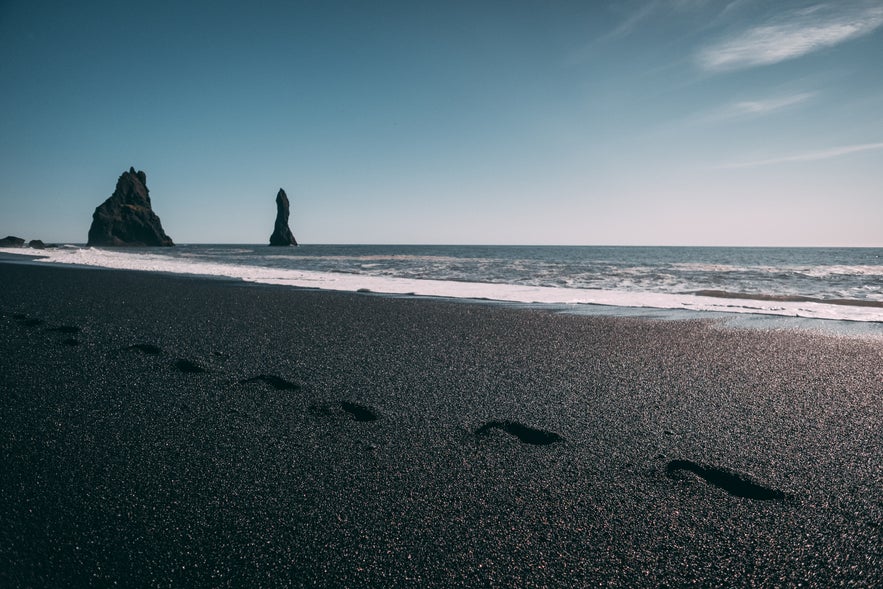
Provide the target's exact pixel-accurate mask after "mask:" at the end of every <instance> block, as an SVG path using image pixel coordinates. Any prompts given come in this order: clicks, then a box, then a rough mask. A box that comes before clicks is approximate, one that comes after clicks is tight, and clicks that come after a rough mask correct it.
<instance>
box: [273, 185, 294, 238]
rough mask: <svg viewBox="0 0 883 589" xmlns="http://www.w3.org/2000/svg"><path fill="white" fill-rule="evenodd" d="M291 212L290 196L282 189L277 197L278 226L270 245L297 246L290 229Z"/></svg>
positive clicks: (274, 230)
mask: <svg viewBox="0 0 883 589" xmlns="http://www.w3.org/2000/svg"><path fill="white" fill-rule="evenodd" d="M290 212H291V211H290V210H289V205H288V196H287V195H286V194H285V191H284V190H282V189H281V188H280V189H279V194H277V195H276V226H275V228H274V229H273V235H271V236H270V245H297V241H295V239H294V235H292V233H291V229H290V228H289V227H288V215H289V213H290Z"/></svg>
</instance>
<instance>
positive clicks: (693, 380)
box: [0, 263, 883, 587]
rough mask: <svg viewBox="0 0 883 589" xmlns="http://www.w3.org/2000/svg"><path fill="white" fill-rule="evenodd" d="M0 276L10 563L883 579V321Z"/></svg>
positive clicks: (655, 581)
mask: <svg viewBox="0 0 883 589" xmlns="http://www.w3.org/2000/svg"><path fill="white" fill-rule="evenodd" d="M0 284H2V287H0V333H2V340H0V424H2V427H0V586H3V587H35V586H36V587H58V586H83V585H92V586H108V585H113V584H118V585H120V586H178V587H180V586H231V587H242V586H253V587H257V586H261V587H272V586H328V587H340V586H345V587H378V586H379V587H401V586H415V587H427V586H435V587H450V586H475V587H512V586H518V587H543V586H574V587H579V586H621V587H635V586H637V587H658V586H683V585H691V584H692V585H697V586H705V587H715V586H720V587H749V586H757V587H767V586H797V585H798V584H800V583H802V584H803V585H804V586H811V587H830V586H855V587H873V586H879V585H881V584H883V541H881V534H883V529H881V525H883V345H881V344H880V342H879V340H873V341H872V340H861V339H855V338H844V337H831V336H823V335H813V334H808V333H797V332H764V331H747V330H736V329H722V328H720V327H718V326H716V325H715V324H713V323H710V322H702V321H658V320H649V319H639V318H617V317H585V316H569V315H560V314H552V313H549V312H545V311H536V310H526V309H513V308H509V307H506V306H502V305H492V304H476V303H464V302H450V301H441V300H439V301H434V300H425V299H413V298H412V299H408V298H387V297H380V296H375V295H367V294H345V293H331V292H318V291H307V290H295V289H287V288H280V287H268V286H258V285H249V284H243V283H237V282H229V281H221V280H207V279H195V278H194V279H190V278H184V277H174V276H165V275H155V274H153V275H152V274H141V273H134V272H120V271H109V270H91V269H72V268H56V267H44V266H37V265H21V264H10V263H0Z"/></svg>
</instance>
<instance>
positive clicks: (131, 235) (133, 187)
mask: <svg viewBox="0 0 883 589" xmlns="http://www.w3.org/2000/svg"><path fill="white" fill-rule="evenodd" d="M149 192H150V191H149V190H147V174H145V173H144V172H142V171H141V170H138V171H137V172H136V171H135V168H129V171H128V172H123V174H122V175H121V176H120V179H119V180H117V187H116V190H114V191H113V194H112V195H110V197H109V198H108V199H107V200H106V201H104V202H103V203H102V204H101V205H99V206H98V207H97V208H96V209H95V213H94V214H93V215H92V226H91V227H90V228H89V245H90V246H136V247H144V246H171V245H175V244H174V243H173V242H172V238H170V237H169V236H168V235H166V232H165V231H163V228H162V223H160V220H159V217H157V216H156V213H154V212H153V208H151V206H150V195H149Z"/></svg>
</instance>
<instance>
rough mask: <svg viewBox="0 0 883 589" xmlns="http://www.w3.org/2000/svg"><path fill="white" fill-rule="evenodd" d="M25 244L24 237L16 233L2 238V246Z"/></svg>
mask: <svg viewBox="0 0 883 589" xmlns="http://www.w3.org/2000/svg"><path fill="white" fill-rule="evenodd" d="M24 244H25V240H24V239H22V238H21V237H15V236H14V235H7V236H6V237H4V238H3V239H0V247H22V246H23V245H24Z"/></svg>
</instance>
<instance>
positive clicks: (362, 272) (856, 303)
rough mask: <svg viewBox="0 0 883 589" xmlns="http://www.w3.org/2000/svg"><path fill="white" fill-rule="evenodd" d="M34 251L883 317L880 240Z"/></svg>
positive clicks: (289, 275) (81, 258) (566, 306)
mask: <svg viewBox="0 0 883 589" xmlns="http://www.w3.org/2000/svg"><path fill="white" fill-rule="evenodd" d="M5 251H6V252H7V253H10V252H11V251H19V252H21V250H5ZM28 252H29V253H36V254H38V255H40V256H41V258H40V261H41V262H45V263H58V264H75V265H86V266H99V267H105V268H120V269H130V270H146V271H158V272H171V273H176V274H189V275H207V276H216V277H227V278H234V279H240V280H245V281H251V282H259V283H265V284H275V285H288V286H293V287H301V288H303V287H306V288H319V289H331V290H343V291H360V292H372V293H382V294H391V295H413V296H435V297H450V298H459V299H472V300H490V301H503V302H508V303H519V304H529V305H547V306H552V307H554V308H556V309H560V310H564V311H568V312H578V313H611V312H614V313H622V312H623V310H632V311H631V312H632V313H635V312H640V313H641V314H647V313H648V312H650V313H653V312H651V311H649V310H659V311H658V312H656V313H657V314H659V315H662V316H673V315H672V313H675V314H676V315H677V313H678V312H690V313H695V312H701V313H704V314H705V315H706V316H707V315H708V314H709V313H716V314H720V313H726V314H742V315H745V314H749V315H753V316H764V317H791V318H804V319H817V320H835V321H840V322H843V321H849V322H863V323H871V324H879V325H883V249H881V248H730V247H592V246H574V247H569V246H560V247H557V246H441V245H427V246H419V245H302V246H299V247H291V248H274V247H269V246H265V245H254V246H252V245H204V244H202V245H178V246H175V247H172V248H150V249H123V248H115V249H111V248H89V247H85V246H78V245H68V246H63V247H59V248H53V249H47V250H43V251H41V252H36V251H33V250H28ZM867 327H868V328H872V326H870V325H868V326H867ZM881 332H883V329H881Z"/></svg>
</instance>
